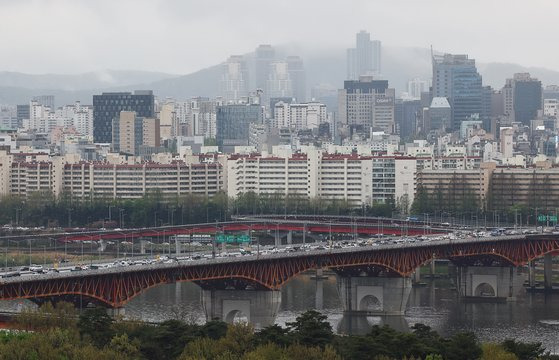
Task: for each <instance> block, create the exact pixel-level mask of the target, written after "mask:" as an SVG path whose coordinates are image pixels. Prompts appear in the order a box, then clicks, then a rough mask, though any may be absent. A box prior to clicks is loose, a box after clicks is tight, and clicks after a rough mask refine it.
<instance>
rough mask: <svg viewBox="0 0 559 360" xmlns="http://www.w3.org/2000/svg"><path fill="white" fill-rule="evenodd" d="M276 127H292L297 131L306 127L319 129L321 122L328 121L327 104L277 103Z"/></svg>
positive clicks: (275, 112) (274, 123) (275, 111)
mask: <svg viewBox="0 0 559 360" xmlns="http://www.w3.org/2000/svg"><path fill="white" fill-rule="evenodd" d="M274 107H275V110H274V114H275V117H274V122H273V126H274V127H275V128H278V129H279V128H290V129H293V130H295V131H299V130H304V129H318V126H319V125H320V124H323V123H325V122H326V121H327V118H326V105H324V104H321V103H318V102H310V103H304V104H289V103H284V102H279V103H276V104H275V106H274Z"/></svg>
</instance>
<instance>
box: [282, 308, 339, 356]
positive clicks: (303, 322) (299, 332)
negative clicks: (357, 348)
mask: <svg viewBox="0 0 559 360" xmlns="http://www.w3.org/2000/svg"><path fill="white" fill-rule="evenodd" d="M326 319H327V317H326V315H322V314H321V313H319V312H318V311H315V310H308V311H306V312H304V313H302V314H301V315H299V316H298V317H297V318H296V319H295V321H294V322H291V323H287V326H288V327H289V328H290V329H292V331H293V335H294V337H295V340H296V341H297V342H299V343H300V344H302V345H309V346H320V347H324V346H326V344H329V343H330V342H331V341H332V339H333V338H334V333H333V332H332V326H331V325H330V323H329V322H327V321H326Z"/></svg>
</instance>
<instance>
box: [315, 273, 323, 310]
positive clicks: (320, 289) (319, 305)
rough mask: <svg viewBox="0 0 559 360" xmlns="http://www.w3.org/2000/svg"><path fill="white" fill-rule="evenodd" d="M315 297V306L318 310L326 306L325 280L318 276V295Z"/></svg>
mask: <svg viewBox="0 0 559 360" xmlns="http://www.w3.org/2000/svg"><path fill="white" fill-rule="evenodd" d="M314 299H315V301H314V307H315V308H316V309H317V310H322V309H323V308H324V280H323V279H322V278H319V277H318V276H317V278H316V295H315V298H314Z"/></svg>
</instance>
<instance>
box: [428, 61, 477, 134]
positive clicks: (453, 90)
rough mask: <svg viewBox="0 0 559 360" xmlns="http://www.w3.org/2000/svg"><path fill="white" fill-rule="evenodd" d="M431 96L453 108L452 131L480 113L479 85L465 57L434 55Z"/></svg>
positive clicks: (475, 72)
mask: <svg viewBox="0 0 559 360" xmlns="http://www.w3.org/2000/svg"><path fill="white" fill-rule="evenodd" d="M433 97H445V98H447V99H448V102H449V104H450V107H451V109H452V122H451V124H450V125H451V129H452V130H458V129H460V123H461V122H462V121H465V120H466V119H468V118H469V117H471V116H472V115H473V114H478V115H481V114H482V110H483V109H482V83H481V75H480V74H479V73H478V72H477V69H476V63H475V60H474V59H468V55H452V54H444V55H442V56H439V55H434V56H433Z"/></svg>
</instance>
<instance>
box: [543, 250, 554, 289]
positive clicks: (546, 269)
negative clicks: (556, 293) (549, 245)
mask: <svg viewBox="0 0 559 360" xmlns="http://www.w3.org/2000/svg"><path fill="white" fill-rule="evenodd" d="M543 286H544V288H545V290H546V291H548V290H551V289H552V288H553V258H552V256H551V253H548V254H545V255H544V256H543Z"/></svg>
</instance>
